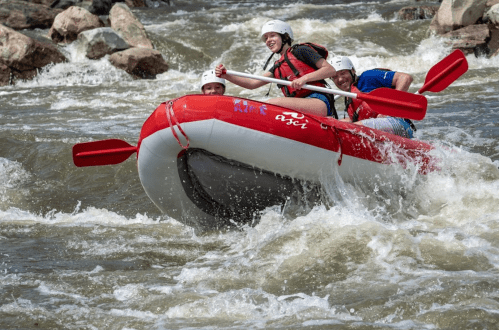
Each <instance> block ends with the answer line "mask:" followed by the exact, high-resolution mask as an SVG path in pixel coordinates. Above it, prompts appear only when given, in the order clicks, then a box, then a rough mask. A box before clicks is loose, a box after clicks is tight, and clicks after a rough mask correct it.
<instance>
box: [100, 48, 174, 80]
mask: <svg viewBox="0 0 499 330" xmlns="http://www.w3.org/2000/svg"><path fill="white" fill-rule="evenodd" d="M109 62H111V64H112V65H114V66H115V67H117V68H119V69H122V70H125V71H126V72H128V73H129V74H131V75H133V76H134V77H135V78H143V79H154V78H156V75H157V74H160V73H163V72H166V71H167V70H168V64H167V63H166V62H165V60H164V59H163V56H161V53H160V52H159V51H157V50H154V49H150V48H130V49H127V50H124V51H122V52H117V53H114V54H112V55H111V56H110V57H109Z"/></svg>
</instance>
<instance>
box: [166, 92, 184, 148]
mask: <svg viewBox="0 0 499 330" xmlns="http://www.w3.org/2000/svg"><path fill="white" fill-rule="evenodd" d="M165 112H166V118H168V123H169V124H170V128H171V130H172V134H173V137H174V138H175V140H177V142H178V144H179V145H180V146H181V147H182V149H187V148H189V145H190V141H189V137H188V136H187V134H185V132H184V130H183V129H182V127H181V126H180V124H179V122H178V120H177V118H176V117H175V112H174V111H173V102H172V101H169V102H168V103H167V104H166V105H165ZM172 118H173V121H174V122H175V125H172ZM174 126H176V127H178V129H179V131H180V133H182V135H183V136H184V137H185V139H186V140H187V145H185V146H184V145H183V144H182V142H180V139H179V138H178V135H177V132H176V131H175V127H174Z"/></svg>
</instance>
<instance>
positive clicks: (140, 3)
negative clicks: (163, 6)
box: [125, 0, 146, 8]
mask: <svg viewBox="0 0 499 330" xmlns="http://www.w3.org/2000/svg"><path fill="white" fill-rule="evenodd" d="M125 3H126V5H127V6H128V7H130V8H133V7H146V2H145V0H125Z"/></svg>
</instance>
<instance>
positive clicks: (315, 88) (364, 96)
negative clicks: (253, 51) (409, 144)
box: [226, 70, 420, 109]
mask: <svg viewBox="0 0 499 330" xmlns="http://www.w3.org/2000/svg"><path fill="white" fill-rule="evenodd" d="M226 74H228V75H233V76H239V77H244V78H250V79H257V80H261V81H266V82H270V83H276V84H280V85H286V86H291V82H290V81H288V80H281V79H275V78H269V77H263V76H257V75H254V74H249V73H243V72H237V71H232V70H226ZM302 88H305V89H309V90H312V91H316V92H322V93H327V94H336V95H341V96H345V97H350V98H353V99H357V98H358V99H360V100H363V101H366V102H368V103H369V101H373V102H378V103H383V102H386V103H389V104H390V105H393V106H398V107H405V108H409V109H420V106H419V105H415V104H413V103H410V102H404V101H401V100H394V99H385V98H381V97H377V96H374V95H368V94H365V93H362V94H356V93H350V92H345V91H341V90H336V89H330V88H324V87H319V86H313V85H307V84H305V85H303V86H302Z"/></svg>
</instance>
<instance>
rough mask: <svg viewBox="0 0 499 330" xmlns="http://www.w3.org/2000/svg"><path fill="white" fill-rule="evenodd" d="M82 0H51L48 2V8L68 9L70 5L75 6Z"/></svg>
mask: <svg viewBox="0 0 499 330" xmlns="http://www.w3.org/2000/svg"><path fill="white" fill-rule="evenodd" d="M81 2H82V0H53V1H52V2H51V4H50V8H58V9H62V10H64V9H68V8H69V7H72V6H77V5H79V4H81Z"/></svg>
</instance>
